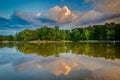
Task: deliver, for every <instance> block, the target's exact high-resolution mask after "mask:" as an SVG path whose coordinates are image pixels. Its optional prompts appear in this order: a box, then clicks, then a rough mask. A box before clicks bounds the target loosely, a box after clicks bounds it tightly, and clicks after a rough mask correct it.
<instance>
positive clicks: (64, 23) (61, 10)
mask: <svg viewBox="0 0 120 80" xmlns="http://www.w3.org/2000/svg"><path fill="white" fill-rule="evenodd" d="M119 8H120V0H0V35H11V34H12V35H14V34H16V33H17V32H19V31H21V30H24V29H36V28H40V27H42V26H45V25H46V26H50V27H53V26H60V28H62V29H72V28H75V27H84V26H89V25H95V24H104V23H106V22H108V23H110V22H115V23H120V9H119Z"/></svg>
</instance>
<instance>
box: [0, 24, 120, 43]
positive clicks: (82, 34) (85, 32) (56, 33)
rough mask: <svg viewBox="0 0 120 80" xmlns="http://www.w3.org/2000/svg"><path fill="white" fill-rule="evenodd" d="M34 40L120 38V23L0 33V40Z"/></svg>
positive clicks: (45, 27)
mask: <svg viewBox="0 0 120 80" xmlns="http://www.w3.org/2000/svg"><path fill="white" fill-rule="evenodd" d="M5 40H7V41H14V40H17V41H34V40H46V41H47V40H48V41H59V40H71V41H79V40H120V24H115V23H109V24H108V23H106V24H104V25H93V26H89V27H84V28H75V29H72V30H61V29H59V26H55V27H54V28H50V27H47V26H44V27H42V28H38V29H35V30H28V29H25V30H23V31H21V32H19V33H17V34H16V35H15V36H12V35H9V36H3V35H0V41H5Z"/></svg>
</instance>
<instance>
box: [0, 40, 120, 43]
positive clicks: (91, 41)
mask: <svg viewBox="0 0 120 80" xmlns="http://www.w3.org/2000/svg"><path fill="white" fill-rule="evenodd" d="M13 42H18V43H20V42H28V43H69V42H78V43H120V41H117V40H116V41H115V40H109V41H107V40H80V41H64V40H61V41H45V40H42V41H0V43H13Z"/></svg>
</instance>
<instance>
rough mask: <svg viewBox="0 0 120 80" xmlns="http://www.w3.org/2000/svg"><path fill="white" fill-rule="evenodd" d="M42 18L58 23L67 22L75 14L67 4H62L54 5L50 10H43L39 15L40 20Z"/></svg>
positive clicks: (71, 19)
mask: <svg viewBox="0 0 120 80" xmlns="http://www.w3.org/2000/svg"><path fill="white" fill-rule="evenodd" d="M43 18H44V19H46V21H47V20H51V21H54V22H55V23H58V24H68V23H70V22H72V21H73V20H74V19H76V18H77V16H76V15H75V14H74V13H72V12H71V11H70V10H69V9H68V8H67V6H64V7H63V8H60V7H58V6H55V7H53V8H51V9H50V10H48V11H45V12H43V13H42V14H41V16H40V20H41V19H43Z"/></svg>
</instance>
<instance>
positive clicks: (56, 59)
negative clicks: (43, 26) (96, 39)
mask: <svg viewBox="0 0 120 80" xmlns="http://www.w3.org/2000/svg"><path fill="white" fill-rule="evenodd" d="M0 80H120V43H74V42H71V43H41V44H32V43H0Z"/></svg>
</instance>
